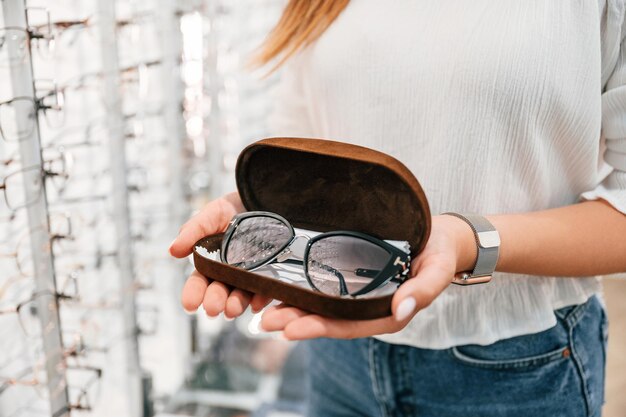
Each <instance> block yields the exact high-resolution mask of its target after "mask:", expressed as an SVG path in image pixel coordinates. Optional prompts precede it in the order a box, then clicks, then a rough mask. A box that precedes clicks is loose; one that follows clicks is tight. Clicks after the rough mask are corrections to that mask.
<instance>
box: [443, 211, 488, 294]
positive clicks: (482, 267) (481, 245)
mask: <svg viewBox="0 0 626 417" xmlns="http://www.w3.org/2000/svg"><path fill="white" fill-rule="evenodd" d="M443 214H447V215H450V216H454V217H457V218H459V219H461V220H463V221H464V222H465V223H467V224H468V225H469V226H470V228H471V229H472V232H473V233H474V238H475V239H476V248H477V252H478V253H477V256H476V264H475V265H474V268H473V270H472V272H471V273H470V274H467V273H465V274H464V277H463V281H464V283H468V284H469V283H473V281H472V279H473V278H475V277H476V278H478V277H489V278H490V277H491V275H492V274H493V272H494V271H495V269H496V264H497V263H498V257H499V254H500V236H499V235H498V232H497V230H496V228H495V227H494V226H493V225H492V224H491V222H490V221H489V220H487V219H486V218H485V217H483V216H481V215H478V214H459V213H454V212H447V213H443ZM455 282H456V281H455ZM475 282H477V283H478V282H485V280H478V279H476V280H475ZM457 283H458V282H457Z"/></svg>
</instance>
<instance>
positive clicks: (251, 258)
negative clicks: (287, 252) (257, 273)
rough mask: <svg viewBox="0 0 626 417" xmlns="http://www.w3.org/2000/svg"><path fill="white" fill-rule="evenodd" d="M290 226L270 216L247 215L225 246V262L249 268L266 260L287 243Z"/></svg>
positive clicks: (290, 234) (289, 235)
mask: <svg viewBox="0 0 626 417" xmlns="http://www.w3.org/2000/svg"><path fill="white" fill-rule="evenodd" d="M292 237H293V233H292V231H291V228H290V227H289V226H288V225H286V224H285V223H283V222H281V221H280V220H277V219H274V218H272V217H261V216H259V217H249V218H247V219H244V220H242V221H241V222H240V223H239V225H238V226H237V229H235V232H234V233H233V235H232V236H231V239H230V241H229V242H228V247H227V248H226V262H228V263H229V264H231V265H235V266H238V267H239V268H244V269H251V268H254V267H256V266H258V265H260V264H262V263H263V262H265V261H267V260H268V259H270V258H271V257H273V256H274V255H276V254H277V253H278V252H279V251H281V250H282V249H283V248H284V247H285V245H287V244H288V243H289V241H290V240H291V238H292Z"/></svg>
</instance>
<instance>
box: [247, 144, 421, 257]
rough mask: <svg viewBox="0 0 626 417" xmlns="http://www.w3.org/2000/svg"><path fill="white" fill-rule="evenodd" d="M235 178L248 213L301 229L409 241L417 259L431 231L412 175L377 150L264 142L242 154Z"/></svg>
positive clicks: (359, 147) (344, 146)
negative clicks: (280, 218) (266, 213)
mask: <svg viewBox="0 0 626 417" xmlns="http://www.w3.org/2000/svg"><path fill="white" fill-rule="evenodd" d="M236 172H237V188H238V189H239V194H240V196H241V199H242V201H243V203H244V206H245V207H246V209H248V210H265V211H271V212H274V213H278V214H280V215H281V216H283V217H285V218H286V219H287V220H289V222H291V224H293V225H294V226H296V227H300V228H304V229H310V230H316V231H320V232H326V231H331V230H354V231H359V232H363V233H367V234H370V235H372V236H376V237H378V238H381V239H391V240H406V241H408V242H409V243H410V245H411V252H412V255H413V256H415V255H417V254H418V253H419V252H420V251H421V250H422V249H423V247H424V245H425V244H426V240H427V239H428V235H429V233H430V211H429V208H428V202H427V201H426V197H425V195H424V192H423V190H422V188H421V186H420V185H419V183H418V182H417V180H416V179H415V177H414V176H413V175H412V174H411V172H410V171H409V170H408V169H407V168H406V167H405V166H404V165H403V164H402V163H400V162H399V161H397V160H396V159H394V158H392V157H391V156H389V155H386V154H383V153H380V152H377V151H374V150H372V149H368V148H364V147H361V146H356V145H350V144H346V143H341V142H335V141H328V140H320V139H300V138H271V139H265V140H261V141H258V142H256V143H254V144H252V145H250V146H248V147H247V148H246V149H244V151H243V152H242V153H241V155H240V157H239V160H238V163H237V171H236Z"/></svg>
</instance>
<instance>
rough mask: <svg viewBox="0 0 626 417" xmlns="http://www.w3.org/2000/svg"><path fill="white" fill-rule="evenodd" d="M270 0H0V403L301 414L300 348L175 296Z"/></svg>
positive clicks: (231, 161) (112, 411) (254, 124)
mask: <svg viewBox="0 0 626 417" xmlns="http://www.w3.org/2000/svg"><path fill="white" fill-rule="evenodd" d="M284 4H285V3H284V1H283V0H238V1H227V0H185V1H183V0H143V1H127V0H102V1H99V2H98V1H96V0H81V1H79V0H51V1H44V0H39V1H37V0H29V1H27V2H25V0H2V1H1V2H0V22H2V23H1V24H0V136H1V139H0V192H2V194H3V195H2V197H1V198H0V416H2V417H5V416H6V417H18V416H55V417H61V416H66V415H72V416H73V415H88V416H120V417H121V416H153V415H155V416H203V417H235V416H237V417H243V416H249V417H260V416H274V417H289V416H301V415H303V407H304V394H305V392H306V385H305V381H306V378H305V374H306V367H305V363H306V361H305V358H304V352H303V351H302V349H301V348H300V347H299V346H298V345H297V344H296V343H288V342H286V341H284V340H281V339H279V338H277V337H275V336H273V335H268V334H264V333H262V332H260V331H259V329H258V323H259V320H260V317H259V316H258V315H253V314H251V313H246V314H245V315H244V316H242V317H241V318H238V319H237V320H235V321H226V320H224V319H223V318H217V319H209V318H207V317H206V316H205V314H204V312H203V311H202V309H200V311H199V312H197V313H196V314H193V315H187V314H185V313H184V312H183V310H182V308H181V306H180V304H179V294H180V290H181V288H182V284H183V282H184V279H185V277H186V276H187V275H188V273H189V272H190V271H191V269H192V266H191V264H190V263H189V262H186V261H184V260H183V261H180V260H178V261H175V260H172V259H170V258H169V257H168V254H167V248H168V246H169V244H170V242H171V240H172V239H173V237H174V236H176V234H177V232H178V228H179V227H180V225H181V224H182V223H183V222H184V221H185V220H186V219H187V218H188V217H189V216H190V215H191V214H192V213H193V212H194V211H195V210H197V209H199V208H200V207H202V206H203V205H204V204H205V203H206V202H207V201H209V200H211V199H212V198H214V197H216V196H219V195H221V194H223V193H225V192H228V191H232V190H234V189H235V185H234V176H233V173H234V166H235V162H236V158H237V155H238V154H239V151H240V150H241V149H242V148H243V147H244V146H245V145H247V144H248V143H250V142H252V141H254V140H257V139H259V138H262V137H264V136H266V126H265V122H266V119H267V115H268V113H269V112H270V111H271V91H272V88H273V87H274V85H275V84H276V81H277V79H278V77H280V74H279V73H278V74H274V75H272V76H270V77H262V76H261V75H262V74H259V73H255V72H252V71H250V70H248V69H246V63H247V60H248V59H249V56H250V52H251V51H252V50H254V48H256V47H257V46H258V45H259V44H260V43H261V42H262V40H263V38H264V37H265V35H266V34H267V32H268V31H269V29H270V28H271V27H272V26H273V24H274V23H275V22H276V21H277V19H278V17H279V15H280V12H281V8H282V6H283V5H284ZM606 286H607V288H608V291H607V304H608V306H609V320H610V321H611V337H610V348H609V366H608V370H609V375H608V385H607V401H608V402H607V406H606V408H605V416H609V417H618V416H619V417H622V416H624V415H626V401H625V397H624V396H623V395H622V394H621V393H622V392H624V389H626V348H625V347H626V331H625V329H626V308H625V307H626V303H624V300H626V281H625V280H620V279H617V278H613V279H607V280H606Z"/></svg>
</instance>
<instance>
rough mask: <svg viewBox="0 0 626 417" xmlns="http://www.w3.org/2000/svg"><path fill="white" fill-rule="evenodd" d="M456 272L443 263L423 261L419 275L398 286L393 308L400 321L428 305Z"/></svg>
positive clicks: (392, 303)
mask: <svg viewBox="0 0 626 417" xmlns="http://www.w3.org/2000/svg"><path fill="white" fill-rule="evenodd" d="M453 274H454V273H453V272H452V271H451V270H448V268H447V267H446V266H444V265H442V264H438V263H428V262H426V261H425V262H423V263H422V265H421V268H420V269H419V271H418V272H417V275H416V276H415V277H413V278H410V279H408V280H407V281H406V282H405V283H404V284H402V285H401V286H400V288H398V291H396V293H395V294H394V296H393V300H392V302H391V310H392V311H393V315H394V317H396V319H397V320H398V321H406V320H407V319H410V318H411V317H413V315H414V314H415V313H417V312H418V311H419V310H421V309H424V308H426V307H428V306H429V305H430V304H431V303H432V302H433V300H434V299H435V298H436V297H437V296H438V295H439V294H441V292H442V291H443V290H444V289H445V288H446V287H447V286H448V285H449V284H450V282H451V281H452V275H453Z"/></svg>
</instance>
